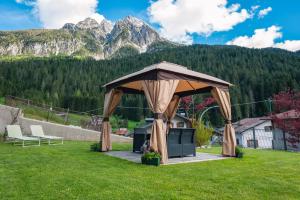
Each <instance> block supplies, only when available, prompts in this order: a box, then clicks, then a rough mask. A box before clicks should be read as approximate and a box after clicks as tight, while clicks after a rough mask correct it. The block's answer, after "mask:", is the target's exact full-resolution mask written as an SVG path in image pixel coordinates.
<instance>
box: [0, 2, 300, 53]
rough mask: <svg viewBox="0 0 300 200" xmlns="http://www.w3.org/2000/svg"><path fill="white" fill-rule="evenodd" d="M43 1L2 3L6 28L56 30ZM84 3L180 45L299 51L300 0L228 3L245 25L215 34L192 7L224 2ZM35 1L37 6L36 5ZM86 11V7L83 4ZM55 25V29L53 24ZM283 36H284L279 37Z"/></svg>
mask: <svg viewBox="0 0 300 200" xmlns="http://www.w3.org/2000/svg"><path fill="white" fill-rule="evenodd" d="M37 1H38V2H43V1H46V0H17V1H16V0H0V13H1V15H0V30H20V29H30V28H49V27H51V26H50V25H51V24H49V26H48V27H47V25H45V20H46V21H47V19H49V18H52V16H51V15H52V13H50V14H49V13H46V14H44V15H43V12H44V11H42V6H44V7H45V6H46V8H47V6H48V7H49V4H48V5H43V4H42V3H41V5H39V7H38V6H35V5H36V4H38V3H37ZM48 1H49V0H48ZM63 1H64V0H60V1H59V0H53V4H55V2H63ZM79 1H84V2H90V5H88V6H89V8H88V9H92V11H90V10H89V11H87V12H86V13H89V12H96V13H98V14H99V16H100V15H101V17H102V16H104V17H105V18H106V19H108V20H111V21H112V22H115V21H117V20H118V19H121V18H123V17H125V16H128V15H132V16H136V17H138V18H140V19H143V20H144V21H146V22H148V23H149V24H151V25H152V26H153V27H155V28H156V29H157V30H158V31H160V32H161V33H162V34H163V35H164V36H166V37H167V38H168V39H171V40H174V41H188V42H191V41H192V42H193V43H201V44H226V43H227V44H229V42H230V41H231V43H230V44H239V43H241V44H244V45H242V46H247V45H248V47H254V48H256V47H257V48H260V47H265V46H268V45H269V46H272V45H273V46H276V45H277V46H278V47H279V46H280V45H281V46H284V47H285V46H286V41H292V42H293V43H291V44H293V45H294V46H293V47H294V48H298V43H299V40H300V34H299V33H300V25H299V21H300V12H299V10H300V1H299V0H288V1H282V0H228V1H227V4H226V5H224V6H225V8H229V7H230V6H232V5H233V4H239V5H240V6H239V9H236V11H235V12H236V14H240V17H241V22H230V20H229V21H225V20H224V22H222V23H232V24H231V25H229V27H224V26H223V25H222V24H215V25H213V26H216V27H214V28H212V30H210V31H205V30H203V28H200V25H199V24H197V21H199V23H204V24H206V25H207V24H209V23H212V24H214V23H216V22H207V23H206V22H205V19H202V18H201V14H199V16H198V13H197V12H195V13H196V14H194V15H192V16H188V15H189V13H191V12H193V8H190V7H189V5H191V4H193V2H194V4H198V3H199V2H201V1H202V2H203V1H206V3H202V4H201V3H199V5H198V6H201V7H205V6H208V8H211V6H213V5H209V4H210V3H208V2H210V1H211V2H213V1H215V2H218V1H219V2H220V1H221V0H210V1H207V0H177V5H176V1H172V0H156V1H152V3H151V2H150V0H77V2H79ZM163 1H165V2H168V1H169V3H167V4H166V3H165V4H163ZM74 2H76V1H74ZM34 3H35V5H33V4H34ZM53 4H52V5H53ZM212 4H213V3H212ZM165 5H167V6H168V8H170V9H171V8H173V7H174V5H176V6H177V9H180V10H183V11H182V12H181V14H178V16H173V15H170V16H169V15H168V14H166V15H161V13H164V12H167V10H168V9H167V6H165ZM74 6H76V5H74ZM164 6H165V7H164ZM253 6H259V8H257V9H256V10H255V11H253V12H254V14H253V16H251V17H249V14H250V13H251V12H252V8H253ZM62 7H63V5H62ZM81 7H83V6H82V5H81ZM195 7H197V5H195ZM268 7H270V8H271V11H269V12H268V13H267V14H266V15H264V16H263V17H259V15H258V13H259V11H260V10H263V9H266V8H268ZM165 8H166V9H165ZM199 8H200V7H199ZM51 9H52V10H53V17H55V16H60V15H61V17H65V16H63V14H61V13H64V12H65V11H66V9H67V10H69V9H72V7H71V8H70V6H66V8H62V9H58V10H55V9H57V6H56V7H54V8H51ZM51 9H49V10H51ZM74 9H76V8H74ZM79 9H80V7H79ZM93 9H94V10H93ZM148 9H152V12H150V11H149V10H148ZM184 9H186V10H184ZM242 9H245V10H246V12H247V13H248V17H246V19H243V17H242V15H241V13H242V11H241V10H242ZM217 12H218V11H217V10H216V13H217ZM75 13H76V12H75ZM86 13H83V14H82V16H85V15H87V14H86ZM199 13H201V9H200V10H199ZM42 15H43V16H42ZM180 15H181V16H180ZM209 15H210V13H208V14H207V13H206V16H207V18H208V19H209V18H210V19H214V18H216V19H217V17H218V16H216V15H215V13H214V12H213V11H212V13H211V16H209ZM229 15H230V13H229ZM168 17H169V18H168ZM185 17H186V18H187V19H186V21H184V19H185ZM54 19H55V18H54ZM57 19H58V20H57V21H60V18H57ZM74 20H75V19H74ZM172 20H173V21H172ZM191 20H192V21H193V20H194V22H195V23H192V22H191ZM62 21H63V19H62ZM174 21H176V23H177V21H181V23H178V28H179V27H184V26H187V27H186V28H184V30H187V32H186V33H185V32H184V30H182V31H180V30H178V31H177V32H176V31H175V30H174V28H173V27H174V24H175V25H176V23H175V22H174ZM46 24H47V23H46ZM162 24H164V25H162ZM53 26H55V25H54V24H53ZM271 26H273V28H272V29H271V28H270V27H271ZM51 28H52V27H51ZM268 28H270V29H268ZM176 29H177V28H176ZM257 29H264V30H263V31H261V32H262V33H261V34H257V37H256V36H255V37H254V35H255V33H254V31H255V30H257ZM173 30H174V31H173ZM272 30H273V31H272ZM272 33H273V35H272ZM278 33H279V34H280V36H281V37H280V36H279V35H278ZM268 34H270V35H268ZM276 34H277V36H276ZM262 35H264V36H262ZM242 36H244V37H245V36H246V37H248V38H239V37H242ZM264 37H266V38H269V37H273V38H272V41H273V42H271V41H269V42H266V44H265V43H264V42H262V41H260V40H266V39H265V38H264ZM182 38H183V39H182ZM263 43H264V44H263ZM299 48H300V47H299Z"/></svg>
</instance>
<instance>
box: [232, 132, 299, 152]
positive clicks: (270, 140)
mask: <svg viewBox="0 0 300 200" xmlns="http://www.w3.org/2000/svg"><path fill="white" fill-rule="evenodd" d="M236 139H237V144H238V145H239V146H241V147H243V148H254V149H274V150H288V151H300V143H299V144H292V143H290V141H289V135H288V134H287V133H284V132H283V131H282V130H280V129H258V128H251V129H249V130H246V131H244V132H242V133H237V134H236Z"/></svg>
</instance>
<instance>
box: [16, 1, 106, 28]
mask: <svg viewBox="0 0 300 200" xmlns="http://www.w3.org/2000/svg"><path fill="white" fill-rule="evenodd" d="M16 2H18V3H26V2H28V1H27V0H16ZM30 2H31V6H32V7H33V8H34V12H35V14H36V15H37V16H38V18H39V20H40V21H41V22H42V23H43V26H44V27H45V28H60V27H62V26H63V25H64V24H65V23H77V22H79V21H81V20H84V19H85V18H87V17H92V18H94V19H96V20H97V21H98V22H101V21H102V20H103V19H104V17H103V16H102V15H100V14H99V13H97V12H96V8H97V4H98V0H76V1H75V0H32V1H30Z"/></svg>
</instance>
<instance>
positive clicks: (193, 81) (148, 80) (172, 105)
mask: <svg viewBox="0 0 300 200" xmlns="http://www.w3.org/2000/svg"><path fill="white" fill-rule="evenodd" d="M230 86H231V84H230V83H228V82H226V81H223V80H221V79H218V78H215V77H212V76H209V75H206V74H202V73H199V72H195V71H192V70H189V69H187V68H186V67H183V66H180V65H177V64H173V63H169V62H161V63H158V64H154V65H151V66H149V67H146V68H144V69H142V70H140V71H138V72H135V73H132V74H129V75H127V76H124V77H121V78H119V79H116V80H114V81H112V82H110V83H107V84H106V85H104V87H105V89H106V94H105V101H104V111H103V116H104V119H103V123H102V133H101V139H100V140H101V141H100V143H101V148H102V149H101V150H102V151H109V150H111V141H110V134H111V126H110V123H109V117H110V116H111V115H112V113H113V112H114V110H115V108H116V107H117V105H118V104H119V102H120V100H121V97H122V94H123V93H131V94H144V95H145V96H146V99H147V101H148V104H149V107H150V109H151V110H152V112H153V113H154V122H153V125H152V132H151V139H150V148H151V149H152V150H153V151H156V152H159V153H160V154H161V157H162V160H161V162H162V163H166V162H167V159H168V154H167V146H166V128H165V126H164V123H163V120H162V118H163V116H165V117H166V118H167V119H168V121H171V119H172V118H173V117H174V115H175V114H176V110H177V108H178V105H179V102H180V98H181V97H184V96H188V95H193V94H199V93H204V92H211V93H212V95H213V97H214V98H215V100H216V101H217V103H218V104H219V106H220V110H221V113H222V115H223V117H224V119H225V130H224V135H223V151H222V154H223V155H224V156H235V146H236V139H235V131H234V128H233V126H232V124H231V104H230V95H229V90H228V89H229V87H230Z"/></svg>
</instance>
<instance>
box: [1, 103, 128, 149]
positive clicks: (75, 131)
mask: <svg viewBox="0 0 300 200" xmlns="http://www.w3.org/2000/svg"><path fill="white" fill-rule="evenodd" d="M16 115H18V117H17V120H16V122H15V123H14V124H19V125H20V126H21V129H22V132H23V133H24V135H30V134H31V131H30V125H41V126H42V127H43V130H44V133H45V134H46V135H53V136H60V137H64V139H65V140H80V141H99V139H100V132H98V131H92V130H87V129H82V128H80V127H75V126H65V125H60V124H55V123H51V122H45V121H39V120H34V119H29V118H25V117H23V114H22V112H21V111H19V109H17V108H13V107H9V106H4V105H0V132H4V131H5V127H6V125H9V124H12V121H13V119H14V118H15V116H16ZM111 140H112V142H116V143H131V142H132V138H129V137H124V136H119V135H114V134H112V135H111Z"/></svg>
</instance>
